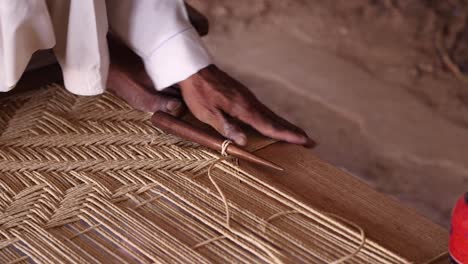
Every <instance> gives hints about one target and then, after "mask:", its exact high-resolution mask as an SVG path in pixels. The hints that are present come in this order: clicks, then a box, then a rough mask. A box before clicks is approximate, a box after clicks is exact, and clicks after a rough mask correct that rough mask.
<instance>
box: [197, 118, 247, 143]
mask: <svg viewBox="0 0 468 264" xmlns="http://www.w3.org/2000/svg"><path fill="white" fill-rule="evenodd" d="M211 113H212V114H211V115H210V116H209V117H206V118H201V119H200V120H201V121H203V122H205V123H207V124H209V125H210V126H212V127H213V128H214V129H216V131H218V132H219V133H220V134H221V135H223V136H224V137H226V138H228V139H230V140H232V141H234V142H235V143H236V144H237V145H240V146H245V145H246V144H247V137H246V135H245V133H244V132H243V131H242V129H241V128H240V126H239V125H238V124H237V123H236V122H235V121H234V120H233V119H232V118H229V117H227V116H226V115H225V114H223V113H222V112H221V111H220V110H214V111H212V112H211Z"/></svg>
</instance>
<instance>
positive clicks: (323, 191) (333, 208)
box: [241, 143, 448, 263]
mask: <svg viewBox="0 0 468 264" xmlns="http://www.w3.org/2000/svg"><path fill="white" fill-rule="evenodd" d="M255 154H257V155H259V156H261V157H263V158H265V159H268V160H270V161H272V162H274V163H276V164H278V165H280V166H282V167H283V168H285V171H284V172H277V171H274V170H266V169H265V168H264V167H258V166H256V165H252V164H249V163H247V162H241V167H242V168H243V169H245V170H246V171H248V172H250V173H252V174H254V175H258V176H259V177H266V178H268V179H269V181H273V182H274V183H276V184H278V185H280V186H282V187H284V188H285V189H286V190H288V191H290V192H291V193H294V194H295V195H296V196H298V197H299V199H300V200H301V201H302V202H304V203H306V204H308V205H310V206H313V207H314V208H317V209H320V210H323V211H326V212H330V213H334V214H337V215H340V216H342V217H345V218H346V219H348V220H351V221H353V222H355V223H356V224H358V225H359V226H361V227H362V228H364V230H365V231H366V234H367V236H368V237H369V238H371V239H372V240H374V241H375V242H377V243H379V244H380V245H382V246H384V247H386V248H388V249H389V250H392V251H393V252H395V253H398V254H399V255H401V256H403V257H405V258H406V259H409V260H411V261H414V262H415V263H423V262H425V261H427V260H429V259H431V258H433V257H435V256H437V255H438V254H440V253H442V252H444V251H447V240H448V232H447V230H445V229H444V228H442V227H441V226H439V225H436V224H434V223H432V222H431V221H429V220H428V219H426V218H424V217H423V216H421V215H419V214H418V213H416V212H415V211H414V210H412V209H410V208H407V207H405V206H403V205H402V204H400V203H398V202H397V201H396V200H394V199H393V198H390V197H388V196H386V195H383V194H381V193H378V192H377V191H375V190H373V189H372V188H371V187H370V186H369V185H367V184H366V183H364V182H363V181H361V180H359V179H358V178H356V177H354V176H352V175H350V174H348V173H346V172H343V171H342V170H339V169H337V168H335V167H334V166H332V165H330V164H328V163H326V162H324V161H322V160H320V159H319V158H318V157H317V156H315V155H314V154H313V153H312V151H311V150H308V149H305V148H303V147H300V146H296V145H291V144H286V143H275V144H273V145H270V146H269V147H266V148H264V149H261V150H259V151H257V152H255ZM442 260H443V261H441V262H440V263H446V262H447V257H444V258H442Z"/></svg>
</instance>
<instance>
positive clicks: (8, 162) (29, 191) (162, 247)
mask: <svg viewBox="0 0 468 264" xmlns="http://www.w3.org/2000/svg"><path fill="white" fill-rule="evenodd" d="M0 107H1V112H0V134H1V136H0V263H97V262H100V263H168V262H171V263H212V262H217V263H227V262H229V263H232V262H235V263H272V262H284V263H330V262H333V261H335V260H338V259H340V258H341V257H343V256H346V255H349V254H351V253H352V252H354V251H355V250H356V248H358V247H359V244H360V241H361V237H360V234H359V232H358V231H356V230H355V229H354V228H353V227H352V226H350V225H348V224H344V223H342V224H340V223H339V221H338V222H337V221H335V220H336V219H335V220H333V219H332V217H330V216H328V215H327V214H325V213H321V212H319V211H317V210H314V208H311V207H309V206H307V205H305V204H302V203H300V202H299V201H298V200H296V199H295V198H294V196H291V195H286V194H284V193H282V192H281V191H279V189H277V188H275V186H272V185H271V184H270V183H268V182H265V181H259V180H258V179H257V178H256V177H255V175H250V174H248V173H246V172H245V171H242V170H241V169H239V168H238V167H237V166H236V165H235V163H234V162H228V161H224V162H222V163H219V165H217V166H216V168H215V169H213V170H212V176H213V178H214V179H215V180H216V182H217V184H218V185H219V188H220V189H221V190H222V192H223V193H224V195H225V196H226V199H227V204H228V206H229V211H230V218H229V220H230V226H227V225H226V210H225V207H224V203H223V200H222V199H221V196H220V193H219V192H218V191H217V190H216V188H215V186H214V185H213V183H212V182H211V181H210V180H209V179H208V177H207V170H208V167H209V166H210V165H211V164H213V162H215V161H216V160H217V159H218V158H219V156H220V155H219V154H218V153H215V152H212V151H209V150H207V149H205V148H203V147H200V146H197V145H196V144H193V143H189V142H186V141H183V140H181V139H179V138H177V137H174V136H171V135H167V134H164V133H162V132H161V131H160V130H158V129H156V128H154V127H153V126H152V125H151V123H150V121H149V118H150V115H149V114H145V113H141V112H137V111H135V110H132V108H130V107H129V106H128V105H126V104H125V103H124V102H122V101H121V100H119V99H117V98H115V97H114V96H112V95H110V94H104V95H102V96H98V97H79V96H74V95H72V94H69V93H68V92H66V91H65V90H64V89H63V88H61V87H58V86H51V87H48V88H47V89H42V90H38V91H34V92H30V93H27V94H22V95H17V96H14V97H11V98H4V99H1V101H0ZM281 212H294V213H290V214H285V215H283V216H281V217H277V218H275V219H269V218H270V217H271V216H273V215H275V214H278V213H281ZM204 242H205V243H204ZM404 262H406V260H404V259H403V258H401V257H399V256H398V255H396V254H394V253H392V252H390V251H388V250H386V249H385V248H383V247H381V246H379V245H378V244H376V243H374V242H372V241H369V240H367V241H366V243H365V245H364V247H363V248H362V249H361V250H360V251H359V253H357V255H356V256H354V257H352V258H351V259H349V260H348V261H347V263H404Z"/></svg>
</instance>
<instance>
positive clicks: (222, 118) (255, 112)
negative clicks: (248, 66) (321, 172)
mask: <svg viewBox="0 0 468 264" xmlns="http://www.w3.org/2000/svg"><path fill="white" fill-rule="evenodd" d="M179 85H180V87H181V91H182V96H183V99H184V101H185V103H186V104H187V106H188V108H189V110H190V111H191V112H192V113H193V115H194V116H195V117H197V118H198V119H199V120H201V121H202V122H204V123H207V124H209V125H211V126H212V127H213V128H215V129H216V130H217V131H218V132H219V133H221V134H222V135H223V136H225V137H226V138H228V139H231V140H233V141H234V142H235V143H236V144H238V145H245V144H246V143H247V138H246V135H245V133H244V132H243V130H242V128H241V126H239V122H243V123H245V124H247V125H250V126H251V127H253V128H254V129H256V130H257V131H259V132H260V133H262V134H263V135H265V136H268V137H271V138H274V139H278V140H283V141H287V142H290V143H295V144H300V145H305V146H308V147H312V146H313V145H315V143H314V142H313V141H312V140H311V139H309V137H308V136H307V134H306V133H305V132H304V131H303V130H302V129H300V128H298V127H296V126H295V125H293V124H291V123H289V122H288V121H286V120H285V119H283V118H281V117H279V116H278V115H276V114H275V113H273V111H271V110H270V109H268V108H267V107H266V106H265V105H263V104H262V103H261V102H260V101H259V100H258V99H257V98H256V97H255V96H254V94H253V93H252V92H250V91H249V89H248V88H247V87H245V86H244V85H243V84H241V83H240V82H238V81H236V80H235V79H233V78H232V77H230V76H229V75H228V74H226V73H225V72H223V71H221V70H220V69H218V68H217V67H216V66H214V65H210V66H208V67H207V68H205V69H202V70H201V71H199V72H198V73H196V74H194V75H192V76H191V77H189V78H188V79H186V80H184V81H182V82H180V83H179Z"/></svg>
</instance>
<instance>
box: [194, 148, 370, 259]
mask: <svg viewBox="0 0 468 264" xmlns="http://www.w3.org/2000/svg"><path fill="white" fill-rule="evenodd" d="M231 143H232V141H230V140H225V141H224V142H223V144H222V145H221V155H222V156H223V157H220V158H219V159H217V160H216V161H214V162H213V163H212V164H211V165H210V167H209V168H208V177H209V179H210V181H211V183H212V184H213V185H214V186H215V188H216V190H217V191H218V194H219V196H220V197H221V199H222V201H223V204H224V208H225V212H226V227H227V228H228V229H230V231H231V232H233V233H235V230H233V229H232V228H231V227H230V211H229V205H228V202H227V199H226V196H225V195H224V193H223V191H222V190H221V188H220V187H219V185H218V184H217V183H216V181H215V180H214V178H213V176H212V170H213V169H214V167H215V166H216V165H217V164H218V163H219V162H221V161H223V160H226V159H227V157H228V154H227V152H226V150H227V148H228V146H229V145H230V144H231ZM323 213H324V214H326V215H328V216H331V217H333V218H336V219H339V220H340V221H342V222H345V223H347V224H349V225H351V226H353V227H354V228H356V229H357V230H359V233H360V234H361V242H360V244H359V246H358V247H357V248H356V250H354V251H353V252H351V253H349V254H348V255H346V256H343V257H341V258H339V259H338V260H335V261H332V262H330V263H331V264H339V263H344V262H345V261H347V260H349V259H351V258H353V257H354V256H356V255H357V254H358V253H359V252H360V251H361V249H362V248H363V247H364V245H365V243H366V235H365V232H364V230H363V229H362V228H361V227H360V226H359V225H357V224H355V223H353V222H351V221H349V220H347V219H345V218H343V217H340V216H338V215H336V214H331V213H325V212H323ZM290 214H301V212H298V211H295V210H291V211H283V212H278V213H276V214H274V215H272V216H270V217H268V218H267V219H266V220H265V225H264V229H263V231H264V232H266V230H267V226H268V223H270V222H271V221H273V220H274V219H276V218H279V217H283V216H286V215H290ZM223 238H226V237H225V236H218V237H214V238H211V239H208V240H206V241H203V242H200V243H198V244H197V245H195V246H194V247H193V248H194V249H196V248H199V247H201V246H204V245H207V244H209V243H212V242H215V241H218V240H220V239H223ZM257 246H258V247H259V248H265V247H264V246H263V245H260V244H257ZM267 253H268V255H269V256H271V257H272V262H274V263H283V262H282V261H281V260H280V259H278V258H277V257H276V256H275V254H274V253H272V252H270V251H267Z"/></svg>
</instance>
